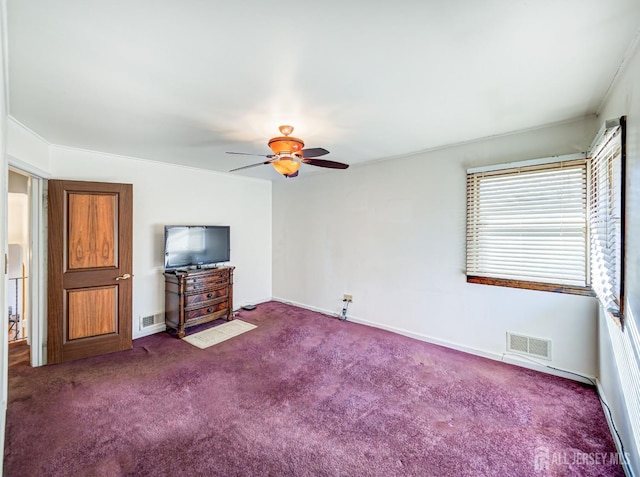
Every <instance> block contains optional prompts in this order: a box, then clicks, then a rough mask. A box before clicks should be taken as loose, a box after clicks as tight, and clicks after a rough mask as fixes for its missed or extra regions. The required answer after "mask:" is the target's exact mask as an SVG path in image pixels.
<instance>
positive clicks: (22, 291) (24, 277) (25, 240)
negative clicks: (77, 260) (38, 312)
mask: <svg viewBox="0 0 640 477" xmlns="http://www.w3.org/2000/svg"><path fill="white" fill-rule="evenodd" d="M8 178H9V187H8V189H9V193H8V197H7V237H8V242H9V256H8V259H9V260H8V267H7V271H8V280H9V293H8V296H7V306H8V316H9V325H8V326H9V343H18V342H21V341H27V340H28V338H29V321H30V320H29V314H30V313H31V310H30V309H29V300H28V294H29V276H28V274H27V270H29V268H30V263H29V259H30V257H29V254H28V253H27V252H28V250H29V248H30V246H29V236H30V235H31V231H30V229H29V223H30V214H29V177H28V176H25V175H22V174H19V173H18V172H15V171H13V170H9V177H8ZM27 342H28V341H27Z"/></svg>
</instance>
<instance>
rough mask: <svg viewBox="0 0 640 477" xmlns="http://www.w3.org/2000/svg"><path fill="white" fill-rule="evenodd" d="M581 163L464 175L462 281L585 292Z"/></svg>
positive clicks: (583, 170)
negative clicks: (472, 278) (475, 279)
mask: <svg viewBox="0 0 640 477" xmlns="http://www.w3.org/2000/svg"><path fill="white" fill-rule="evenodd" d="M586 180H587V168H586V160H584V159H578V160H571V161H566V162H560V163H551V164H542V165H536V166H526V167H518V168H510V169H504V170H497V171H490V172H473V173H469V174H468V175H467V276H477V277H488V278H499V279H507V280H518V281H530V282H539V283H546V284H557V285H567V286H577V287H585V286H587V281H588V278H587V275H588V274H587V259H586V257H587V243H588V242H587V217H586V209H587V187H586Z"/></svg>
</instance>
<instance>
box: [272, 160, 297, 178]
mask: <svg viewBox="0 0 640 477" xmlns="http://www.w3.org/2000/svg"><path fill="white" fill-rule="evenodd" d="M271 164H272V165H273V168H274V169H275V170H276V171H278V172H279V173H280V174H282V175H285V176H286V175H289V174H295V173H296V172H298V169H300V163H299V162H298V161H294V160H293V159H292V158H290V157H285V158H282V157H281V158H280V159H278V160H277V161H273V162H272V163H271Z"/></svg>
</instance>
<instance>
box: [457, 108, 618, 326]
mask: <svg viewBox="0 0 640 477" xmlns="http://www.w3.org/2000/svg"><path fill="white" fill-rule="evenodd" d="M625 125H626V122H625V118H624V117H622V118H620V119H619V120H612V121H607V122H606V124H605V126H604V127H603V129H602V130H601V132H600V133H599V134H598V136H597V138H596V139H595V140H594V142H593V146H592V147H591V148H590V152H589V156H590V158H589V159H577V158H565V159H566V160H560V161H558V160H556V162H553V161H552V160H548V161H545V160H540V161H527V162H524V163H520V164H519V165H518V167H513V166H512V167H509V166H496V167H492V168H483V169H472V170H469V171H467V281H468V282H471V283H485V284H490V285H501V286H512V287H519V288H529V289H535V290H546V291H555V292H562V293H574V294H581V295H595V296H597V297H598V300H599V301H600V303H601V304H602V306H603V307H604V309H605V310H606V311H607V312H608V313H609V314H610V315H611V316H613V317H615V318H617V319H618V321H619V324H622V323H621V320H622V307H623V305H624V296H623V295H624V183H625V178H624V176H625V134H626V132H625Z"/></svg>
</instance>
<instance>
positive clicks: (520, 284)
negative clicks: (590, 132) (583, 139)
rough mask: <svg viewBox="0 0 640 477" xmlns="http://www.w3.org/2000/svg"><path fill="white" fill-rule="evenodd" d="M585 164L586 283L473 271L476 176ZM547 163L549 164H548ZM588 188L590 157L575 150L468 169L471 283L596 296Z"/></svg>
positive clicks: (467, 249) (469, 277)
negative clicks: (472, 190) (472, 183)
mask: <svg viewBox="0 0 640 477" xmlns="http://www.w3.org/2000/svg"><path fill="white" fill-rule="evenodd" d="M580 163H582V164H583V166H584V168H585V174H584V184H583V190H584V191H585V194H586V200H585V202H584V212H585V236H584V240H585V250H584V253H585V256H584V275H585V286H579V285H572V284H560V283H553V282H546V281H529V280H519V279H513V278H506V277H502V278H498V277H488V276H483V275H477V274H474V273H469V253H470V252H469V241H470V237H471V235H472V233H471V231H470V226H471V225H470V224H471V222H472V219H470V214H471V213H472V212H473V211H474V209H472V208H471V205H470V203H469V201H470V200H471V199H470V195H471V194H470V187H471V186H470V181H472V180H473V179H472V177H474V176H477V175H479V174H481V173H485V172H489V173H490V172H494V171H495V172H497V173H498V174H509V175H511V174H513V175H515V174H519V173H520V171H521V170H523V169H524V170H527V169H531V170H535V169H536V167H539V168H541V169H545V168H546V169H548V170H550V171H551V170H554V169H556V168H557V169H561V168H562V167H563V165H565V164H566V165H574V166H575V165H580ZM545 166H546V167H545ZM588 192H589V164H588V159H587V158H586V157H585V154H572V155H566V156H558V157H551V158H545V159H534V160H530V161H521V162H516V163H509V164H501V165H496V166H489V167H480V168H473V169H468V170H467V201H468V202H467V220H466V227H467V230H466V239H467V246H466V251H467V261H466V263H467V270H466V272H465V273H466V280H467V282H468V283H475V284H483V285H493V286H503V287H509V288H521V289H527V290H538V291H547V292H553V293H564V294H572V295H582V296H595V293H594V291H593V290H592V288H591V286H590V283H589V280H590V276H591V274H590V269H589V243H590V240H589V217H588V209H589V204H588Z"/></svg>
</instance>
